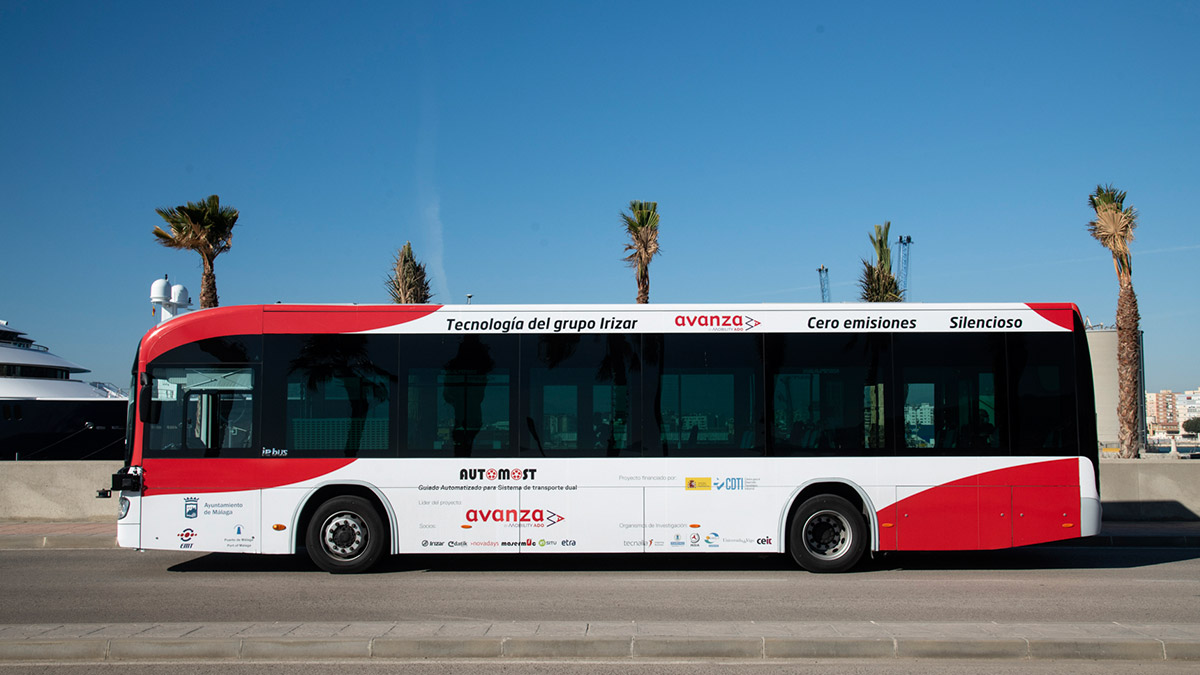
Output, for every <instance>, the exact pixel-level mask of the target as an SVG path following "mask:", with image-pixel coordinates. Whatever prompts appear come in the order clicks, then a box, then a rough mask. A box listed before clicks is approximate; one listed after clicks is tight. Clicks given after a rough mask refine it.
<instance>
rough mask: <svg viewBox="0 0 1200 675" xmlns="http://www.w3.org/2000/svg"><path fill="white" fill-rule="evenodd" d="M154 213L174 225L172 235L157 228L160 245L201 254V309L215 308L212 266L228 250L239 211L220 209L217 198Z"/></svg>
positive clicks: (212, 197) (214, 283) (222, 207)
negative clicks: (202, 267) (202, 269)
mask: <svg viewBox="0 0 1200 675" xmlns="http://www.w3.org/2000/svg"><path fill="white" fill-rule="evenodd" d="M154 210H155V212H156V213H158V215H160V216H162V219H163V220H165V221H166V222H167V224H168V225H170V226H171V231H170V232H166V231H165V230H163V229H162V227H155V228H154V236H156V237H158V243H160V244H162V245H163V246H166V247H167V248H181V249H185V250H189V251H195V252H197V253H199V254H200V260H201V262H202V263H203V264H204V273H203V274H202V275H201V276H200V309H206V308H208V307H216V306H217V275H216V274H214V273H213V263H214V261H216V259H217V256H219V255H221V254H222V253H224V252H226V251H228V250H229V247H230V244H231V241H232V239H233V226H234V225H236V224H237V219H238V210H237V209H235V208H233V207H231V206H221V200H220V198H219V197H217V196H216V195H212V196H210V197H209V198H208V199H206V200H204V201H202V202H188V203H187V205H186V206H176V207H174V208H169V209H154Z"/></svg>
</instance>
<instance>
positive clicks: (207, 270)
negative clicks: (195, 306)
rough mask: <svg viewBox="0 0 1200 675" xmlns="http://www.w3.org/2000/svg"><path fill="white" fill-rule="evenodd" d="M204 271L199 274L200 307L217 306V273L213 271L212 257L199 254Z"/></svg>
mask: <svg viewBox="0 0 1200 675" xmlns="http://www.w3.org/2000/svg"><path fill="white" fill-rule="evenodd" d="M200 260H202V261H203V262H204V272H203V273H202V274H201V275H200V309H208V308H209V307H216V306H217V275H216V273H214V272H213V261H212V259H210V258H208V257H206V256H203V255H201V256H200Z"/></svg>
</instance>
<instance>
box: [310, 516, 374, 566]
mask: <svg viewBox="0 0 1200 675" xmlns="http://www.w3.org/2000/svg"><path fill="white" fill-rule="evenodd" d="M369 537H370V533H369V531H368V530H367V523H366V522H365V521H363V519H362V518H361V517H360V516H359V515H358V514H357V513H352V512H350V511H341V512H339V513H335V514H333V515H332V516H329V517H328V518H326V519H325V524H324V525H322V526H321V543H322V544H324V546H325V550H326V551H329V553H330V554H332V555H333V556H334V557H336V558H341V559H342V560H352V559H354V558H357V557H358V556H360V555H362V552H363V550H364V549H365V548H366V547H367V539H368V538H369Z"/></svg>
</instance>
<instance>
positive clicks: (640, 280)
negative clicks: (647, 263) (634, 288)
mask: <svg viewBox="0 0 1200 675" xmlns="http://www.w3.org/2000/svg"><path fill="white" fill-rule="evenodd" d="M637 285H638V297H637V301H638V304H640V305H645V304H648V303H649V302H650V269H649V268H646V269H642V270H639V271H638V275H637Z"/></svg>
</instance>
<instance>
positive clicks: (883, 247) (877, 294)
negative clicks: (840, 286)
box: [858, 221, 904, 302]
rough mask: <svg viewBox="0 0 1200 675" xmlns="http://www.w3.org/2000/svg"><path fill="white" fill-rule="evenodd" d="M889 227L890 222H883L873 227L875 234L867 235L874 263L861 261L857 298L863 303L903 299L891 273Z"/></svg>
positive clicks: (898, 285) (894, 276) (890, 225)
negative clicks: (859, 290) (859, 289)
mask: <svg viewBox="0 0 1200 675" xmlns="http://www.w3.org/2000/svg"><path fill="white" fill-rule="evenodd" d="M891 227H892V223H891V222H890V221H884V223H883V225H876V226H875V234H872V235H868V236H869V237H870V238H871V247H872V248H873V249H875V262H874V264H872V263H871V262H869V261H867V260H863V261H862V264H863V272H862V277H861V278H859V280H858V284H859V286H860V287H862V293H861V295H860V296H859V297H860V298H862V300H863V302H900V301H902V300H903V299H904V298H903V297H902V295H901V293H900V284H899V283H897V282H896V275H895V274H893V273H892V250H891V249H890V248H888V231H889V230H890V229H891Z"/></svg>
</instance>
